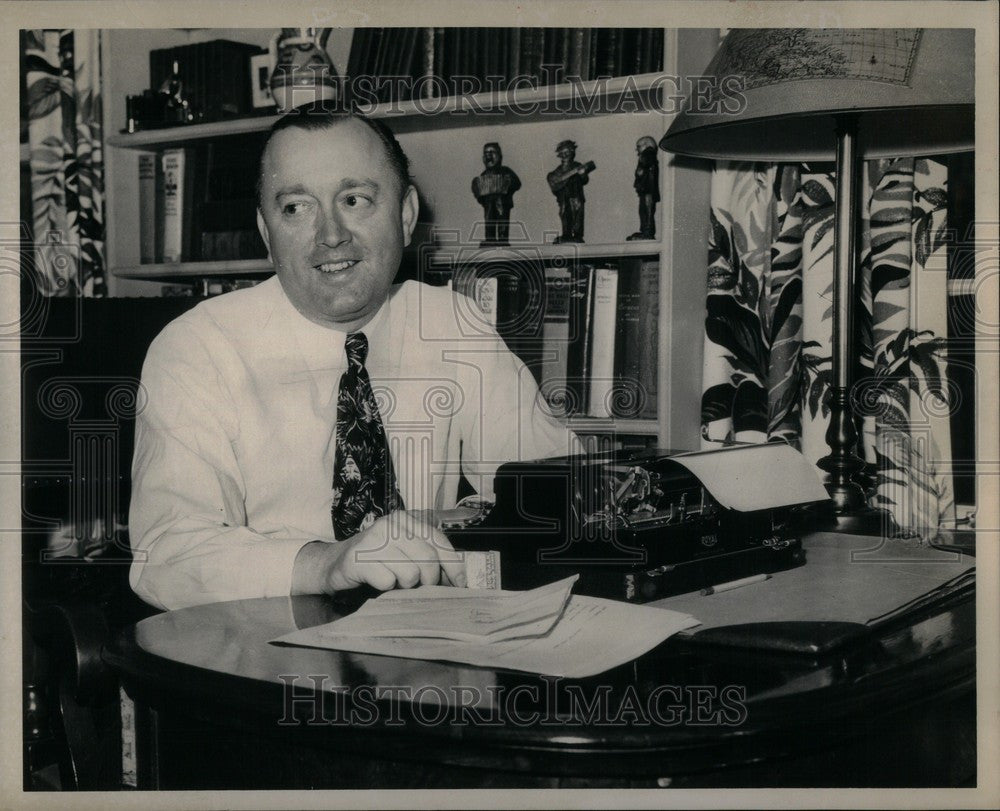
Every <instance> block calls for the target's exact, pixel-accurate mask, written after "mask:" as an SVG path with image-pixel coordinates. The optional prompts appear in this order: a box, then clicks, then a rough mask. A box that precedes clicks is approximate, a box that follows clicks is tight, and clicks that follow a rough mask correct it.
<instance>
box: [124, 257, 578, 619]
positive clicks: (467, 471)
mask: <svg viewBox="0 0 1000 811" xmlns="http://www.w3.org/2000/svg"><path fill="white" fill-rule="evenodd" d="M473 311H474V305H472V304H471V302H470V301H469V300H468V299H467V298H465V297H463V296H458V295H456V294H453V293H452V292H451V291H450V290H447V289H445V288H436V287H430V286H427V285H423V284H418V283H415V282H406V283H404V284H402V285H398V286H396V287H394V288H393V289H392V291H391V292H390V296H389V299H388V300H387V301H386V303H385V304H384V305H383V306H382V308H381V309H380V310H379V312H378V313H377V314H376V316H375V317H374V318H373V319H372V321H371V322H369V324H367V325H366V326H365V328H364V329H363V330H362V331H363V332H364V333H365V334H366V335H367V337H368V342H369V353H368V359H367V362H366V364H365V365H366V368H367V369H368V373H369V376H370V377H371V381H372V388H373V390H374V392H375V396H376V399H377V400H378V402H379V406H380V412H381V416H382V421H383V424H384V425H385V428H386V434H387V437H388V439H389V446H390V450H391V453H392V458H393V462H394V465H395V470H396V475H397V479H398V486H399V490H400V494H401V495H402V497H403V502H404V504H405V506H406V508H407V509H414V510H423V509H447V508H449V507H452V506H454V504H455V500H456V497H457V488H458V482H459V474H460V472H461V473H464V475H465V476H466V478H467V479H468V480H469V481H470V483H471V484H472V486H473V487H474V488H476V490H477V491H478V492H479V493H480V494H482V495H484V496H486V497H488V498H489V497H492V484H493V475H494V474H495V472H496V469H497V467H498V466H499V465H500V464H501V463H503V462H506V461H511V460H516V459H535V458H544V457H549V456H558V455H563V454H567V453H573V452H577V451H578V449H579V447H578V443H577V440H576V438H575V436H574V435H573V434H572V432H570V431H569V430H568V429H567V428H566V427H565V426H563V425H562V424H561V423H559V422H558V420H556V419H555V418H554V417H553V416H552V415H551V414H550V413H549V411H548V409H547V407H546V405H545V402H544V400H543V399H542V398H541V397H540V395H539V394H538V389H537V386H536V385H535V381H534V378H533V377H532V375H531V373H530V372H529V371H528V370H527V369H526V367H525V366H524V364H522V363H521V361H520V360H518V359H517V357H516V356H515V355H513V354H512V353H511V352H510V351H508V350H507V348H506V346H505V345H504V343H503V341H502V339H500V338H499V337H498V336H497V334H496V332H495V331H493V330H491V329H488V328H486V329H484V327H483V325H482V323H481V322H479V321H477V320H476V318H475V315H474V313H473ZM344 339H345V333H343V332H339V331H336V330H333V329H330V328H327V327H323V326H320V325H318V324H315V323H313V322H312V321H309V320H308V319H306V318H304V317H303V316H302V315H300V314H299V312H298V311H297V310H296V309H295V307H294V306H293V305H292V304H291V302H290V301H289V300H288V298H287V297H286V296H285V294H284V292H283V290H282V288H281V284H280V282H279V281H278V279H277V277H272V278H271V279H268V280H267V281H265V282H263V283H261V284H259V285H257V286H256V287H253V288H250V289H247V290H240V291H237V292H234V293H229V294H227V295H224V296H219V297H218V298H213V299H210V300H209V301H206V302H204V303H202V304H199V305H198V306H197V307H195V308H193V309H192V310H190V311H188V312H187V313H185V314H184V315H182V316H181V317H179V318H177V319H176V320H175V321H173V322H171V323H170V324H168V325H167V327H166V328H165V329H164V330H163V332H162V333H160V335H159V336H157V338H156V339H155V340H154V341H153V343H152V344H151V345H150V348H149V351H148V353H147V356H146V361H145V364H144V365H143V370H142V388H143V390H142V391H141V392H140V397H144V398H145V402H144V403H142V402H140V403H139V407H140V408H141V412H140V413H139V416H138V418H137V420H136V438H135V456H134V459H133V465H132V483H133V489H132V503H131V509H130V515H129V531H130V536H131V542H132V548H133V552H134V562H133V564H132V568H131V572H130V582H131V585H132V588H133V589H134V590H135V591H136V593H137V594H139V596H140V597H142V598H143V599H144V600H146V601H147V602H150V603H152V604H154V605H157V606H160V607H162V608H178V607H182V606H188V605H197V604H200V603H207V602H215V601H219V600H234V599H242V598H248V597H274V596H287V595H288V594H289V593H290V591H291V583H292V569H293V565H294V562H295V557H296V555H298V552H299V550H300V549H301V548H302V546H304V545H305V544H306V543H309V542H311V541H315V540H323V541H334V540H335V538H334V536H333V526H332V523H331V518H330V509H331V504H332V499H333V490H332V485H333V463H334V454H335V450H336V443H335V437H336V434H335V428H336V414H337V392H338V387H339V382H340V376H341V374H342V373H343V372H344V370H345V369H346V367H347V358H346V354H345V351H344Z"/></svg>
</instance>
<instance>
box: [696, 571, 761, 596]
mask: <svg viewBox="0 0 1000 811" xmlns="http://www.w3.org/2000/svg"><path fill="white" fill-rule="evenodd" d="M770 579H771V575H769V574H755V575H753V576H752V577H742V578H740V579H739V580H730V581H729V582H728V583H719V585H717V586H709V587H708V588H707V589H702V590H701V593H702V595H704V596H707V595H709V594H717V593H718V592H720V591H729V590H730V589H738V588H740V586H749V585H751V584H752V583H763V582H764V581H765V580H770Z"/></svg>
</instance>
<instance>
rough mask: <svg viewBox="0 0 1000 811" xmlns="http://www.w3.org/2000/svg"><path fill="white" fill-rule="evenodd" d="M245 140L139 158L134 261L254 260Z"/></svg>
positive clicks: (257, 247) (252, 152)
mask: <svg viewBox="0 0 1000 811" xmlns="http://www.w3.org/2000/svg"><path fill="white" fill-rule="evenodd" d="M248 140H254V138H253V137H250V138H249V139H248V138H236V137H234V138H230V139H227V140H226V141H225V142H221V141H220V142H214V141H206V142H205V143H202V144H199V145H198V146H195V147H178V148H174V149H166V150H164V151H163V152H160V153H156V152H143V153H140V155H139V261H140V262H142V263H143V264H147V263H163V262H195V261H203V262H204V261H212V260H226V259H260V258H263V257H265V256H267V249H266V248H265V246H264V242H263V240H262V239H261V238H260V234H259V233H258V231H257V222H256V213H255V212H256V205H257V204H256V190H255V188H254V180H255V178H256V161H257V157H256V156H257V154H258V152H259V144H257V143H256V141H255V142H254V143H249V142H248Z"/></svg>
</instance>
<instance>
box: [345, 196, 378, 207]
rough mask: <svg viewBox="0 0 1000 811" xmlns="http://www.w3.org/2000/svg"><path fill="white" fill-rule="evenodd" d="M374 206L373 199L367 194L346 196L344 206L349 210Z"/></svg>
mask: <svg viewBox="0 0 1000 811" xmlns="http://www.w3.org/2000/svg"><path fill="white" fill-rule="evenodd" d="M371 204H372V198H371V197H369V196H368V195H366V194H348V195H345V196H344V205H345V206H347V207H348V208H367V207H368V206H370V205H371Z"/></svg>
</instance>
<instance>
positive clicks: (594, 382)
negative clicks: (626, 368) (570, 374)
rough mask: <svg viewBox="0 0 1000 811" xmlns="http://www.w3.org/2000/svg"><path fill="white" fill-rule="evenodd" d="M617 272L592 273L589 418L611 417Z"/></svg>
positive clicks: (602, 270) (597, 270)
mask: <svg viewBox="0 0 1000 811" xmlns="http://www.w3.org/2000/svg"><path fill="white" fill-rule="evenodd" d="M617 306H618V270H617V269H616V268H596V269H595V270H594V316H593V320H592V321H591V333H590V335H591V344H590V346H591V360H590V415H591V416H592V417H610V416H611V410H610V409H609V408H608V406H609V405H610V401H611V392H612V389H613V388H614V382H615V380H614V376H615V316H616V314H617V313H616V311H617Z"/></svg>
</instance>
